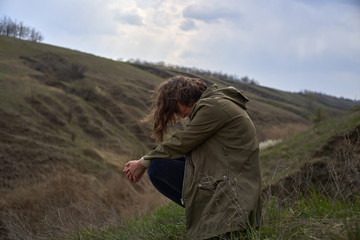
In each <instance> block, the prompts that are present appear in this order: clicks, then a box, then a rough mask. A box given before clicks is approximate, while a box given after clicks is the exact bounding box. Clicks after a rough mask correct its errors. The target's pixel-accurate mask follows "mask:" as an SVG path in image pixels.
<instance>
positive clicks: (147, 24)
mask: <svg viewBox="0 0 360 240" xmlns="http://www.w3.org/2000/svg"><path fill="white" fill-rule="evenodd" d="M3 16H8V17H10V18H12V19H13V20H17V21H18V22H19V21H22V22H24V23H25V24H26V25H28V26H31V27H35V28H36V29H37V30H38V31H40V32H41V33H42V35H43V36H44V41H43V42H44V43H48V44H52V45H56V46H62V47H66V48H71V49H76V50H80V51H83V52H87V53H92V54H95V55H98V56H102V57H106V58H111V59H114V60H117V59H122V60H124V61H126V60H128V59H141V60H146V61H151V62H159V61H164V62H165V63H167V64H176V65H180V66H187V67H193V66H194V67H197V68H200V69H204V70H211V71H216V72H222V73H227V74H231V75H236V76H238V77H243V76H248V77H250V78H253V79H255V80H256V81H258V82H259V83H260V85H263V86H268V87H272V88H276V89H281V90H286V91H292V92H298V91H302V90H311V91H316V92H321V93H325V94H329V95H333V96H337V97H345V98H349V99H352V100H354V99H356V100H360V0H221V1H219V0H31V1H29V0H0V17H3Z"/></svg>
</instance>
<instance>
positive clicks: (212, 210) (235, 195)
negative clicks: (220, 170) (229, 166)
mask: <svg viewBox="0 0 360 240" xmlns="http://www.w3.org/2000/svg"><path fill="white" fill-rule="evenodd" d="M197 188H198V198H197V200H198V201H199V202H201V203H202V205H203V209H204V210H203V214H205V215H207V214H217V213H219V212H222V211H224V210H229V209H234V211H237V210H238V209H240V208H241V206H240V201H241V200H240V199H241V197H240V194H239V186H238V185H237V182H236V179H229V178H228V176H227V175H223V177H222V178H217V179H211V178H205V179H202V180H201V181H200V182H199V184H198V186H197Z"/></svg>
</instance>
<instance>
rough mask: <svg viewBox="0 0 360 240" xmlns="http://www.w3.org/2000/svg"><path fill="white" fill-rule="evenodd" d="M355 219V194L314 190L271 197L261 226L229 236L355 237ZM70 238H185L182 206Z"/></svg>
mask: <svg viewBox="0 0 360 240" xmlns="http://www.w3.org/2000/svg"><path fill="white" fill-rule="evenodd" d="M359 220H360V202H359V199H358V198H357V199H355V200H353V201H350V200H342V201H340V200H337V199H333V198H330V197H327V196H325V195H323V194H320V193H318V192H315V191H314V192H313V193H312V194H311V195H309V196H303V197H299V199H297V200H295V201H293V202H291V204H289V203H286V201H284V200H280V199H278V198H275V197H273V198H271V199H270V200H269V201H267V202H265V203H264V206H263V224H262V226H261V227H259V228H258V229H253V230H251V231H249V232H248V234H247V235H244V234H242V235H240V234H239V233H234V234H233V236H232V237H231V239H249V240H250V239H259V240H260V239H274V240H276V239H304V240H305V239H358V237H359V236H360V221H359ZM72 239H74V240H82V239H139V240H140V239H144V240H145V239H150V240H161V239H174V240H175V239H187V237H186V233H185V216H184V210H183V208H181V207H179V206H177V205H176V204H174V203H170V204H168V205H165V206H162V207H160V208H159V209H158V210H157V211H155V212H154V213H152V214H150V215H148V216H145V217H143V218H139V219H136V220H132V221H129V222H126V223H124V224H122V225H120V226H118V227H111V228H103V229H100V230H95V229H84V230H82V231H81V232H79V233H78V234H77V235H76V236H73V237H72Z"/></svg>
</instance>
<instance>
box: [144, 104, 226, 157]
mask: <svg viewBox="0 0 360 240" xmlns="http://www.w3.org/2000/svg"><path fill="white" fill-rule="evenodd" d="M194 111H195V112H194V113H192V119H191V121H190V123H189V124H188V125H187V126H186V127H185V129H184V130H181V131H178V132H176V133H175V134H174V135H173V136H172V137H171V138H169V139H168V140H166V141H164V142H162V143H160V144H159V145H158V146H157V147H156V148H155V149H153V150H152V151H150V152H149V153H148V154H146V155H145V156H144V159H146V160H151V159H153V158H168V159H176V158H180V157H183V156H184V155H186V154H187V153H189V152H190V151H191V150H192V149H194V148H195V147H196V146H198V145H200V144H201V143H202V142H204V141H206V140H207V139H208V138H210V137H211V136H212V135H213V134H215V133H216V132H217V131H218V130H219V129H220V128H221V127H222V126H223V125H224V124H225V119H226V116H225V115H226V114H225V113H224V112H223V110H222V109H221V107H219V106H218V104H216V101H214V100H213V101H205V102H203V103H201V104H199V106H195V109H194Z"/></svg>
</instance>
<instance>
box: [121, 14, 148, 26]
mask: <svg viewBox="0 0 360 240" xmlns="http://www.w3.org/2000/svg"><path fill="white" fill-rule="evenodd" d="M115 20H117V21H118V22H120V23H123V24H129V25H135V26H142V25H144V22H143V19H142V17H141V16H140V15H139V14H138V13H137V12H135V11H134V12H121V11H119V12H118V11H116V12H115Z"/></svg>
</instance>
